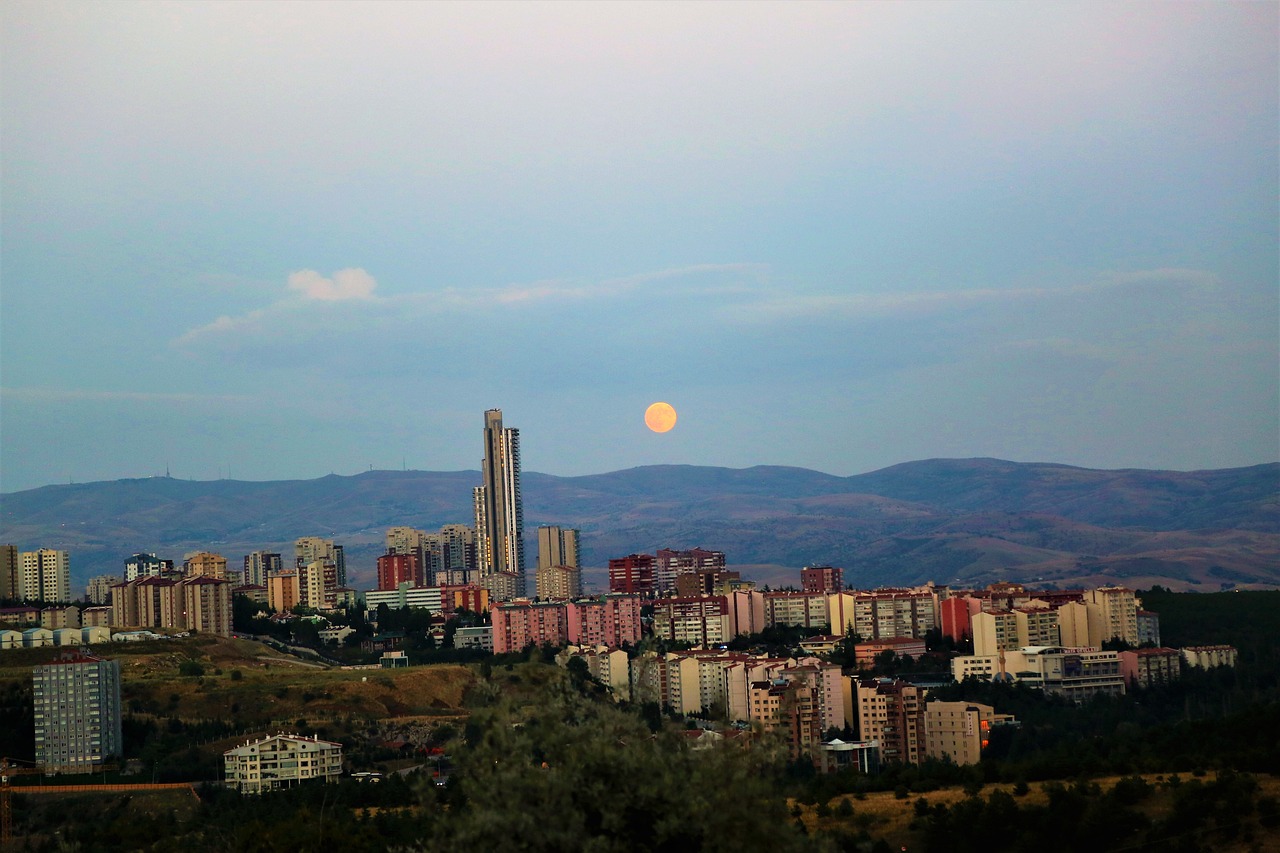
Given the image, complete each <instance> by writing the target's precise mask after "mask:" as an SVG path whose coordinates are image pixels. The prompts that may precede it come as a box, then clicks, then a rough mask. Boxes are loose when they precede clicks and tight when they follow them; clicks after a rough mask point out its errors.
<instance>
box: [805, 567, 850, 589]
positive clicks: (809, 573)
mask: <svg viewBox="0 0 1280 853" xmlns="http://www.w3.org/2000/svg"><path fill="white" fill-rule="evenodd" d="M800 588H801V589H803V590H804V591H805V592H839V591H840V590H842V589H844V569H841V568H837V567H835V566H805V567H804V568H803V569H801V570H800Z"/></svg>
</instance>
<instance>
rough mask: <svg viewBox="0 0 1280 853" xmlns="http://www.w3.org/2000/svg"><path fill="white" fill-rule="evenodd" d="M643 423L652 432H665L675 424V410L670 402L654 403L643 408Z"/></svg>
mask: <svg viewBox="0 0 1280 853" xmlns="http://www.w3.org/2000/svg"><path fill="white" fill-rule="evenodd" d="M644 425H645V426H647V427H648V428H649V429H651V430H653V431H654V432H667V431H668V430H670V429H671V428H672V427H673V426H675V425H676V410H675V409H673V408H671V404H670V403H654V404H653V405H652V406H650V407H649V408H647V409H645V410H644Z"/></svg>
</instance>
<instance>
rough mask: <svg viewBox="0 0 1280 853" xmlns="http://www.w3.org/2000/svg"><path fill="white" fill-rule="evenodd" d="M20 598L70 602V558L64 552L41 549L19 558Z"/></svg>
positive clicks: (28, 552)
mask: <svg viewBox="0 0 1280 853" xmlns="http://www.w3.org/2000/svg"><path fill="white" fill-rule="evenodd" d="M18 562H19V563H20V572H21V584H22V597H23V598H27V599H38V600H40V601H70V600H71V557H70V555H69V554H68V553H67V552H66V551H55V550H53V549H52V548H41V549H40V550H39V551H23V552H22V553H21V554H20V555H19V557H18Z"/></svg>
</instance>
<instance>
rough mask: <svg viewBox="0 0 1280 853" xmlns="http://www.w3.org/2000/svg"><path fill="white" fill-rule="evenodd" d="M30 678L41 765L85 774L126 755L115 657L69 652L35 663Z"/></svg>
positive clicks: (39, 762) (49, 769) (54, 769)
mask: <svg viewBox="0 0 1280 853" xmlns="http://www.w3.org/2000/svg"><path fill="white" fill-rule="evenodd" d="M32 682H33V684H32V693H33V698H34V711H35V740H36V744H35V746H36V764H37V765H38V766H39V767H42V768H44V769H45V770H46V771H48V772H54V773H87V772H90V771H92V770H93V769H94V767H96V766H98V765H101V764H103V763H105V762H106V761H107V760H109V759H111V758H113V757H118V756H121V755H123V754H124V736H123V734H122V732H121V725H120V724H121V717H120V663H119V661H114V660H104V659H102V658H99V657H95V656H93V655H86V654H81V653H78V652H69V653H65V654H63V656H62V657H61V658H60V659H59V660H57V661H54V662H53V663H50V664H45V665H44V666H37V667H36V668H35V670H34V672H33V678H32Z"/></svg>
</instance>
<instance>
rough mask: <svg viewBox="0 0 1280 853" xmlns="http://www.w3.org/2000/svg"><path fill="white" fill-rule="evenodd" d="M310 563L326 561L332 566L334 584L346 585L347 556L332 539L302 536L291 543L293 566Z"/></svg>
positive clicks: (300, 566)
mask: <svg viewBox="0 0 1280 853" xmlns="http://www.w3.org/2000/svg"><path fill="white" fill-rule="evenodd" d="M312 563H326V564H328V565H330V566H332V567H333V574H334V577H335V578H336V580H337V583H336V586H346V585H347V556H346V552H345V550H344V549H343V547H342V546H341V545H335V544H334V542H333V540H332V539H321V538H320V537H319V536H303V537H302V538H301V539H298V540H297V541H296V542H294V543H293V567H294V568H295V569H305V568H306V567H307V566H309V565H311V564H312Z"/></svg>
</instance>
